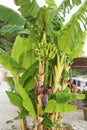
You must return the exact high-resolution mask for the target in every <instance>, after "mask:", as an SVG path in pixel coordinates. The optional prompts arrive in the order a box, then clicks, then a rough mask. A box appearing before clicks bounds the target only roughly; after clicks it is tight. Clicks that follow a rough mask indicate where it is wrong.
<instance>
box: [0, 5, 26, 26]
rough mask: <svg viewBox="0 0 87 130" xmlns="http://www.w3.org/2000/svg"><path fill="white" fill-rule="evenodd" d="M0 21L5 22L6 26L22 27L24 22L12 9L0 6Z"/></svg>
mask: <svg viewBox="0 0 87 130" xmlns="http://www.w3.org/2000/svg"><path fill="white" fill-rule="evenodd" d="M0 12H2V13H0V20H2V21H5V22H6V23H8V24H12V25H19V26H24V25H25V23H26V20H25V19H24V18H23V17H22V16H21V15H20V14H18V13H17V12H15V11H13V10H12V9H10V8H8V7H6V6H3V5H0Z"/></svg>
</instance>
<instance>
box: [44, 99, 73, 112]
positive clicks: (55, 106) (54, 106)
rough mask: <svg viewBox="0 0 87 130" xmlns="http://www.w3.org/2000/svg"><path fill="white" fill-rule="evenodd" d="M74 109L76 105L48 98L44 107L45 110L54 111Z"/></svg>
mask: <svg viewBox="0 0 87 130" xmlns="http://www.w3.org/2000/svg"><path fill="white" fill-rule="evenodd" d="M72 111H76V106H73V105H70V104H67V103H57V102H56V101H55V100H49V101H48V104H47V106H46V108H45V112H47V113H54V112H61V113H63V112H72Z"/></svg>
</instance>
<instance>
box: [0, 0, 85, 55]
mask: <svg viewBox="0 0 87 130" xmlns="http://www.w3.org/2000/svg"><path fill="white" fill-rule="evenodd" d="M55 1H56V3H57V4H58V5H59V4H61V2H62V0H55ZM37 2H38V3H39V4H40V6H42V5H43V4H44V3H45V0H37ZM0 4H2V5H5V6H8V7H10V8H12V9H13V10H16V11H17V10H18V7H17V6H16V5H15V4H14V0H0ZM68 19H69V17H67V20H68ZM83 50H84V52H85V53H84V56H87V40H86V42H85V45H84V49H83Z"/></svg>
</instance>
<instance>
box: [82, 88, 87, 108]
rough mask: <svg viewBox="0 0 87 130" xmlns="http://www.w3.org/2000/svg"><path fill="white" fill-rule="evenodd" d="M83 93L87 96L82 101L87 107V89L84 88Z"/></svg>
mask: <svg viewBox="0 0 87 130" xmlns="http://www.w3.org/2000/svg"><path fill="white" fill-rule="evenodd" d="M82 93H83V94H84V95H85V98H84V99H83V100H82V101H83V103H84V106H85V107H87V90H83V91H82Z"/></svg>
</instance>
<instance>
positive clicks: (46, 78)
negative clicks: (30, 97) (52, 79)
mask: <svg viewBox="0 0 87 130" xmlns="http://www.w3.org/2000/svg"><path fill="white" fill-rule="evenodd" d="M45 63H46V68H45V87H46V86H47V85H48V60H46V62H45Z"/></svg>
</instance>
